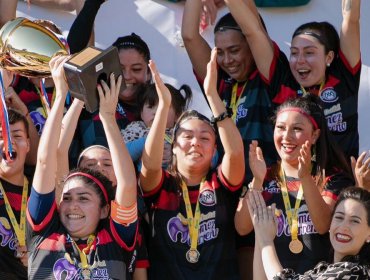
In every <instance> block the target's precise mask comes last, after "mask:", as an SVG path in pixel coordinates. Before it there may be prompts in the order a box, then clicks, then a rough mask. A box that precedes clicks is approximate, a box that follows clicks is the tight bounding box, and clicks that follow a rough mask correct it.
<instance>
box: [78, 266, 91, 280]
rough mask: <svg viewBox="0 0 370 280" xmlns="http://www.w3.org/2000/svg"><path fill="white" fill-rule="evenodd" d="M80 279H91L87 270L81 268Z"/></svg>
mask: <svg viewBox="0 0 370 280" xmlns="http://www.w3.org/2000/svg"><path fill="white" fill-rule="evenodd" d="M80 276H81V277H80V279H86V280H87V279H91V271H90V269H88V268H82V269H81V273H80Z"/></svg>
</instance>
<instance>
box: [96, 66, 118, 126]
mask: <svg viewBox="0 0 370 280" xmlns="http://www.w3.org/2000/svg"><path fill="white" fill-rule="evenodd" d="M109 79H110V87H109V86H108V85H107V83H106V82H104V81H103V80H102V81H101V84H100V85H98V86H97V88H98V93H99V116H100V118H102V119H103V118H106V117H113V118H114V116H115V112H116V108H117V103H118V95H119V91H120V88H121V83H122V75H120V76H119V77H118V79H117V81H116V80H115V76H114V74H113V73H112V74H111V75H110V76H109Z"/></svg>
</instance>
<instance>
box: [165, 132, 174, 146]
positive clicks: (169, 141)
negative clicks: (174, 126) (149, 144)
mask: <svg viewBox="0 0 370 280" xmlns="http://www.w3.org/2000/svg"><path fill="white" fill-rule="evenodd" d="M164 141H166V142H167V143H168V144H172V137H171V136H169V135H167V134H164Z"/></svg>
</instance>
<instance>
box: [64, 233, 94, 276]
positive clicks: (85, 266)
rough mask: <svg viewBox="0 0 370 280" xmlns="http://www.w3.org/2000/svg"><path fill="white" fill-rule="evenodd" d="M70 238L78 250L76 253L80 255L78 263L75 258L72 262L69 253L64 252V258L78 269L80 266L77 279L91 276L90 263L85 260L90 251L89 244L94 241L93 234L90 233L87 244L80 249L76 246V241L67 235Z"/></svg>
mask: <svg viewBox="0 0 370 280" xmlns="http://www.w3.org/2000/svg"><path fill="white" fill-rule="evenodd" d="M69 238H70V239H71V240H72V243H73V247H75V248H76V250H77V251H78V254H79V256H80V265H78V263H77V260H76V259H75V261H74V262H73V260H72V258H71V256H70V254H69V253H66V254H65V257H66V259H67V260H68V261H69V262H70V263H71V264H74V265H75V266H76V268H77V269H78V268H79V267H80V268H81V272H80V278H79V279H90V278H91V270H90V265H89V262H88V260H87V256H88V254H89V253H90V249H91V246H92V245H93V244H94V241H95V234H90V235H89V237H88V239H87V246H86V248H83V249H82V250H81V249H80V248H79V247H78V245H77V243H76V242H75V241H74V240H73V238H72V237H69Z"/></svg>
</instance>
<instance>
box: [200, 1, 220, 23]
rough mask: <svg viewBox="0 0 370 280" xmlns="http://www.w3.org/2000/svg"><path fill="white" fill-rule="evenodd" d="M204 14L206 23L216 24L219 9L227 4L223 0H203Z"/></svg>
mask: <svg viewBox="0 0 370 280" xmlns="http://www.w3.org/2000/svg"><path fill="white" fill-rule="evenodd" d="M201 2H202V14H203V16H204V18H205V21H206V22H205V23H206V24H209V23H210V24H215V21H216V17H217V11H218V9H219V8H221V7H222V6H224V5H225V2H224V1H223V0H202V1H201Z"/></svg>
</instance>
